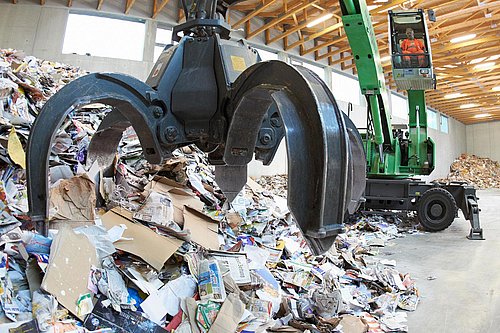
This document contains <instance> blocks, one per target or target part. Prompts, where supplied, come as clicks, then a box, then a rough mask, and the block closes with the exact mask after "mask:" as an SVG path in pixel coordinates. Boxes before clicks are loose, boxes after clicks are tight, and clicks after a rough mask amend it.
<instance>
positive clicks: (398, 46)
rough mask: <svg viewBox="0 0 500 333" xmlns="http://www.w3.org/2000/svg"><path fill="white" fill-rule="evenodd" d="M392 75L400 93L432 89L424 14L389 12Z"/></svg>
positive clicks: (429, 54) (416, 12)
mask: <svg viewBox="0 0 500 333" xmlns="http://www.w3.org/2000/svg"><path fill="white" fill-rule="evenodd" d="M389 41H390V52H391V60H392V74H393V77H394V81H395V83H396V86H397V87H398V89H400V90H427V89H435V86H436V79H435V76H434V72H433V68H432V57H431V44H430V42H429V35H428V32H427V24H426V21H425V15H424V12H423V11H422V10H421V9H419V10H413V11H392V10H390V11H389Z"/></svg>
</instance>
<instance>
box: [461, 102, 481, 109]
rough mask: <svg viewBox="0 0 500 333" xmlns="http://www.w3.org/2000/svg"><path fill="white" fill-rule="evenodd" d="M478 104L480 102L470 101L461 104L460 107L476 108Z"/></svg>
mask: <svg viewBox="0 0 500 333" xmlns="http://www.w3.org/2000/svg"><path fill="white" fill-rule="evenodd" d="M476 106H479V104H475V103H469V104H462V105H460V108H461V109H470V108H475V107H476Z"/></svg>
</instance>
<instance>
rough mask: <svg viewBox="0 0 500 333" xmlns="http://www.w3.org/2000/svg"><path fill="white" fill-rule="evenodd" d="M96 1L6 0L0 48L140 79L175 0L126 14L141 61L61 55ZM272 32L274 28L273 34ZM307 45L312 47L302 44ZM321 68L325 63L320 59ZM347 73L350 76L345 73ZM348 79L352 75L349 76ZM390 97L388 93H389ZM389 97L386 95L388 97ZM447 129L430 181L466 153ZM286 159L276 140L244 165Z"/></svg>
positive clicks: (105, 9) (256, 170) (454, 127)
mask: <svg viewBox="0 0 500 333" xmlns="http://www.w3.org/2000/svg"><path fill="white" fill-rule="evenodd" d="M96 3H97V1H95V0H78V1H74V2H73V6H72V7H71V8H68V7H67V6H66V1H61V0H47V1H46V4H45V5H44V6H40V4H39V2H38V1H35V0H23V1H22V2H20V3H18V4H16V5H13V4H10V3H2V4H0V48H16V49H20V50H24V51H25V52H26V54H29V55H34V56H36V57H39V58H44V59H48V60H54V61H60V62H64V63H68V64H71V65H75V66H80V67H82V68H83V69H85V70H89V71H92V72H95V71H111V72H122V73H126V74H130V75H133V76H135V77H138V78H140V79H143V80H144V79H145V78H146V77H147V75H148V73H149V71H150V69H151V68H152V66H153V48H154V42H155V37H156V28H157V26H158V25H159V24H166V25H168V26H173V25H175V24H176V17H177V8H176V4H177V2H176V1H170V2H169V3H168V4H167V6H166V7H165V8H164V9H163V11H162V12H161V13H160V14H159V16H158V17H157V20H152V19H150V16H151V12H152V4H151V3H152V2H143V1H140V2H136V4H135V5H134V7H133V8H132V10H131V12H130V14H129V15H128V17H132V18H139V19H143V20H144V21H145V26H146V31H145V36H144V40H145V41H144V50H143V61H134V60H125V59H115V58H105V57H97V56H85V55H76V54H63V53H62V49H63V41H64V34H65V29H66V24H67V19H68V15H69V13H70V11H74V12H81V13H89V12H92V13H96V10H95V6H96ZM125 3H126V0H115V1H109V0H108V1H104V3H103V6H102V9H101V11H100V12H98V13H101V14H102V13H105V14H106V15H118V16H121V15H123V11H124V8H125ZM240 17H241V14H240V13H237V12H231V15H230V19H231V21H232V22H235V21H237V20H238V19H239V18H240ZM259 25H262V20H260V19H258V18H254V19H252V23H251V26H252V30H254V29H256V28H257V27H258V26H259ZM272 33H275V32H272ZM232 36H233V38H243V37H244V32H243V31H242V30H241V29H240V30H237V31H235V32H233V34H232ZM290 38H291V40H290V41H289V43H293V42H294V40H292V39H293V38H294V37H293V36H291V37H290ZM249 42H250V43H251V44H252V45H254V46H257V47H261V48H263V49H267V50H269V51H274V52H279V58H280V60H283V61H290V59H291V58H293V59H295V60H300V61H306V62H310V63H313V62H314V54H313V53H310V54H307V55H306V56H305V57H301V56H300V55H299V54H298V50H297V49H294V50H289V51H287V52H283V51H281V50H282V47H283V45H282V44H281V43H278V42H277V43H274V44H272V45H265V41H264V37H263V35H262V34H261V35H259V36H256V37H254V38H252V39H251V40H250V41H249ZM305 46H306V48H310V47H311V46H312V44H311V43H306V44H305ZM319 64H320V65H322V66H326V62H325V61H323V62H320V63H319ZM339 66H340V65H336V67H335V69H334V70H336V71H340V68H339ZM324 71H325V74H326V75H325V77H327V80H326V81H327V84H328V85H329V86H330V87H333V88H332V89H333V91H334V95H336V96H337V94H338V92H335V89H337V90H338V89H342V85H339V84H336V82H331V81H332V79H331V71H332V68H331V67H325V69H324ZM348 76H349V75H348ZM351 77H352V76H351ZM389 95H390V94H389ZM356 100H359V101H358V102H355V103H354V104H353V111H352V113H351V118H352V119H353V121H354V123H355V124H356V125H357V126H358V127H365V126H366V105H365V104H364V98H363V97H361V98H359V99H356ZM389 100H390V96H389ZM348 102H349V101H347V100H341V99H338V100H337V103H338V105H339V107H340V108H341V109H342V110H344V111H347V104H348ZM405 122H406V120H405V119H404V118H398V117H396V116H395V117H394V119H393V123H405ZM449 127H450V130H449V133H448V134H445V133H441V132H439V131H435V130H432V129H431V130H430V136H431V137H432V138H433V139H434V140H435V141H436V144H437V146H438V167H437V169H436V170H435V171H434V172H433V174H432V175H431V176H430V178H431V179H434V178H439V177H443V176H445V175H446V174H447V173H448V167H449V165H450V163H451V162H452V161H453V159H454V158H455V157H457V156H458V155H460V153H462V152H464V151H466V145H465V126H464V125H463V124H461V123H459V122H457V121H455V120H453V119H451V118H450V125H449ZM286 171H287V158H286V147H285V142H284V140H283V143H282V144H281V146H280V148H279V150H278V153H277V154H276V157H275V159H274V161H273V163H272V165H271V166H268V167H264V166H262V164H261V163H260V162H256V161H253V162H252V163H251V165H250V168H249V174H250V175H253V176H259V175H262V174H277V173H286Z"/></svg>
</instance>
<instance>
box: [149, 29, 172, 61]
mask: <svg viewBox="0 0 500 333" xmlns="http://www.w3.org/2000/svg"><path fill="white" fill-rule="evenodd" d="M168 44H172V29H170V28H158V29H156V40H155V51H154V59H153V60H154V62H156V60H158V57H159V56H160V54H161V53H162V51H163V49H164V48H165V46H167V45H168Z"/></svg>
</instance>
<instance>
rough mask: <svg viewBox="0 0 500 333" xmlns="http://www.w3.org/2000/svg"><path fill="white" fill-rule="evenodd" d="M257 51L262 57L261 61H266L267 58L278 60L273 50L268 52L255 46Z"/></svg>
mask: <svg viewBox="0 0 500 333" xmlns="http://www.w3.org/2000/svg"><path fill="white" fill-rule="evenodd" d="M255 49H256V50H257V52H259V56H260V58H261V59H262V61H268V60H278V54H277V53H274V52H269V51H266V50H262V49H259V48H255Z"/></svg>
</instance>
